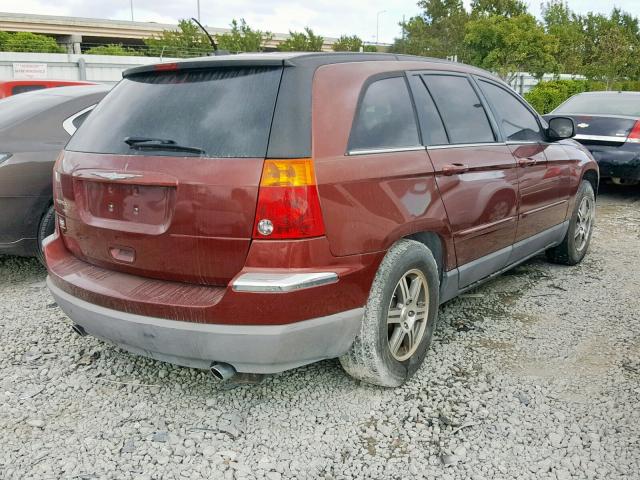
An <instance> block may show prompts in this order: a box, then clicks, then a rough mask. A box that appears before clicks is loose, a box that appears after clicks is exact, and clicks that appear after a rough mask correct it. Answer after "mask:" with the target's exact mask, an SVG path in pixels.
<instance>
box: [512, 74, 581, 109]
mask: <svg viewBox="0 0 640 480" xmlns="http://www.w3.org/2000/svg"><path fill="white" fill-rule="evenodd" d="M588 90H589V82H588V81H587V80H552V81H549V82H539V83H538V84H537V85H536V86H535V87H533V88H532V89H531V90H529V91H528V92H527V93H525V95H524V98H526V99H527V101H528V102H529V103H530V104H531V105H532V106H533V108H535V109H536V110H537V111H538V113H540V114H541V115H544V114H545V113H549V112H550V111H552V110H553V109H554V108H556V107H557V106H558V105H560V104H561V103H562V102H564V101H565V100H566V99H567V98H569V97H571V96H572V95H575V94H577V93H581V92H586V91H588Z"/></svg>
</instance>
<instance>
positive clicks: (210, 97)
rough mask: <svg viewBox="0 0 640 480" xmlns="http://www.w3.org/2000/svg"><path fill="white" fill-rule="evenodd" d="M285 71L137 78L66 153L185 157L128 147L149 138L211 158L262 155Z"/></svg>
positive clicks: (115, 93)
mask: <svg viewBox="0 0 640 480" xmlns="http://www.w3.org/2000/svg"><path fill="white" fill-rule="evenodd" d="M281 74H282V68H281V67H246V68H243V67H241V68H219V69H215V70H214V69H206V70H186V71H185V70H183V71H180V70H178V71H169V72H148V73H142V74H138V75H133V76H131V77H128V78H125V79H123V80H122V81H121V82H120V83H119V84H118V85H117V86H116V87H114V88H113V90H111V92H109V94H108V95H107V96H106V97H105V101H103V102H100V103H99V104H98V106H97V107H96V108H95V109H94V110H93V113H92V114H91V115H89V116H88V117H87V119H86V121H85V122H84V123H83V124H82V125H81V126H80V128H79V129H78V131H77V132H76V134H75V135H74V136H73V137H72V139H71V140H70V142H69V144H68V146H67V148H68V149H69V150H74V151H80V152H96V153H112V154H128V155H171V156H176V155H177V156H182V155H184V153H182V152H175V151H169V150H160V149H153V150H147V149H143V150H140V149H134V148H130V147H129V145H127V144H126V143H125V142H124V140H125V138H127V137H144V138H154V139H165V140H172V141H174V142H175V143H176V144H178V145H181V146H188V147H196V148H199V149H202V150H204V151H205V153H204V155H205V156H207V157H264V156H265V155H266V152H267V144H268V142H269V131H270V129H271V120H272V117H273V109H274V106H275V101H276V96H277V92H278V85H279V83H280V77H281Z"/></svg>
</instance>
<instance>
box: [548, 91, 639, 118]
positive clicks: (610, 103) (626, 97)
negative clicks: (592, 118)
mask: <svg viewBox="0 0 640 480" xmlns="http://www.w3.org/2000/svg"><path fill="white" fill-rule="evenodd" d="M553 113H565V114H575V113H583V114H589V115H628V116H632V117H640V95H635V94H624V93H605V94H602V95H597V94H593V93H589V94H583V95H576V96H574V97H571V98H570V99H569V100H567V101H566V102H565V103H563V104H562V105H560V106H559V107H558V108H556V109H555V110H554V111H553Z"/></svg>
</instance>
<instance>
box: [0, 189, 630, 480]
mask: <svg viewBox="0 0 640 480" xmlns="http://www.w3.org/2000/svg"><path fill="white" fill-rule="evenodd" d="M639 207H640V188H639V189H625V190H621V189H617V190H616V189H613V188H609V189H607V191H606V192H604V193H603V195H602V196H601V197H600V199H599V207H598V225H597V231H596V233H595V236H594V242H593V243H592V247H591V252H590V254H589V255H588V256H587V258H586V260H585V261H584V262H583V263H582V264H581V265H580V266H578V267H574V268H565V267H560V266H553V265H549V264H547V263H546V262H545V261H544V259H543V258H537V259H534V260H533V261H530V262H528V263H526V264H524V265H522V266H520V267H518V268H517V269H515V270H514V271H512V272H510V273H509V274H506V275H504V276H502V277H501V278H499V279H497V280H495V281H493V282H491V283H489V284H487V285H485V286H483V287H481V288H478V289H477V290H476V291H474V292H471V293H469V294H467V295H465V296H464V297H462V298H459V299H456V300H454V301H452V302H450V303H448V304H447V305H446V306H444V307H443V308H441V311H440V317H439V325H438V329H437V333H436V337H435V339H434V344H433V347H432V350H431V352H430V354H429V356H428V358H427V361H426V363H425V365H424V366H423V367H422V368H421V369H420V370H419V372H418V373H417V375H416V377H415V378H414V379H412V380H411V381H410V382H409V383H408V384H407V385H405V386H404V387H402V388H398V389H395V390H386V389H381V388H376V387H371V386H367V385H363V384H359V383H357V382H355V381H353V380H351V379H350V378H348V377H347V376H346V375H344V374H343V372H342V371H341V369H340V367H339V364H338V362H337V361H326V362H322V363H319V364H316V365H311V366H308V367H305V368H300V369H297V370H294V371H291V372H287V373H284V374H281V375H277V376H273V377H270V378H268V379H266V380H265V381H264V382H263V383H262V384H260V385H250V386H233V385H225V384H220V383H215V382H213V381H212V380H211V379H210V377H209V376H208V375H207V374H206V373H204V372H200V371H196V370H191V369H187V368H179V367H173V366H171V365H167V364H163V363H160V362H155V361H151V360H147V359H144V358H140V357H136V356H133V355H130V354H127V353H125V352H123V351H121V350H120V349H118V348H115V347H112V346H110V345H107V344H105V343H102V342H99V341H97V340H95V339H92V338H86V337H85V338H80V337H78V336H76V335H75V334H72V332H71V329H70V327H69V325H70V324H69V321H68V320H67V319H66V318H65V316H64V314H63V313H62V312H61V311H60V310H59V309H58V307H57V306H56V305H55V303H53V300H52V298H51V296H50V295H49V293H48V291H47V289H46V287H45V285H44V278H45V271H44V270H43V269H42V268H41V267H40V266H39V265H38V264H37V262H35V261H32V260H25V259H18V258H12V257H5V258H0V278H1V279H2V280H0V282H1V284H0V299H1V304H0V324H1V325H2V329H3V334H2V337H1V338H0V395H2V397H3V398H2V403H1V406H0V446H1V448H0V477H1V478H3V479H9V478H20V479H23V478H118V479H121V478H169V479H171V478H188V479H191V478H225V479H226V478H229V479H231V478H267V479H272V480H275V479H280V478H327V479H339V478H353V477H360V478H398V479H400V478H421V477H427V478H434V477H436V476H437V477H438V478H440V479H443V480H446V479H467V478H471V479H485V478H500V479H506V478H518V479H527V478H531V479H547V478H548V479H558V480H562V479H569V478H577V479H592V478H602V479H617V478H624V479H633V478H640V408H638V406H639V403H640V401H639V398H640V318H639V317H640V315H639V314H638V312H639V311H640V275H638V271H637V269H638V265H640V208H639Z"/></svg>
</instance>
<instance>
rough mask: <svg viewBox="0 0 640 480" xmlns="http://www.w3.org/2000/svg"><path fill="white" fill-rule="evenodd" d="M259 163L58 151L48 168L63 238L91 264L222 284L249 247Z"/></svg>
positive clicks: (240, 263) (255, 160) (256, 160)
mask: <svg viewBox="0 0 640 480" xmlns="http://www.w3.org/2000/svg"><path fill="white" fill-rule="evenodd" d="M262 164H263V159H262V158H223V159H216V158H193V157H167V156H135V155H133V156H132V155H106V154H86V153H78V152H65V153H64V157H63V158H62V159H61V161H59V162H58V164H57V165H58V166H57V168H58V176H59V178H60V184H61V185H60V187H61V191H60V192H58V193H57V194H56V198H57V199H58V201H57V202H56V209H57V211H58V213H59V214H60V215H61V216H62V217H63V218H64V227H65V228H64V229H62V230H63V231H62V237H63V239H64V242H65V244H66V246H67V248H68V249H69V250H70V251H71V252H72V253H73V254H74V255H76V256H77V257H79V258H81V259H83V260H85V261H86V262H88V263H92V264H94V265H98V266H102V267H108V268H110V269H113V270H118V271H123V272H127V273H132V274H136V275H141V276H146V277H152V278H159V279H165V280H175V281H184V282H191V283H200V284H206V285H226V284H227V283H228V281H229V280H230V279H231V278H232V277H233V276H234V275H235V274H236V273H238V272H239V271H240V270H241V269H242V267H243V265H244V260H245V257H246V255H247V252H248V249H249V244H250V241H251V234H252V227H253V217H254V214H255V207H256V201H257V194H258V185H259V183H260V174H261V171H262ZM60 200H62V201H60Z"/></svg>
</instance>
